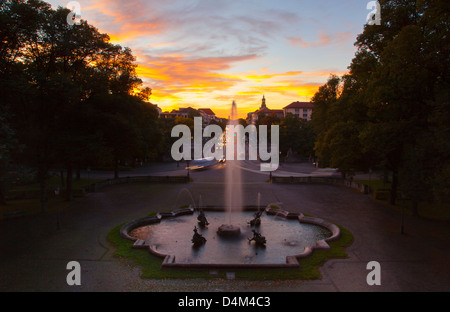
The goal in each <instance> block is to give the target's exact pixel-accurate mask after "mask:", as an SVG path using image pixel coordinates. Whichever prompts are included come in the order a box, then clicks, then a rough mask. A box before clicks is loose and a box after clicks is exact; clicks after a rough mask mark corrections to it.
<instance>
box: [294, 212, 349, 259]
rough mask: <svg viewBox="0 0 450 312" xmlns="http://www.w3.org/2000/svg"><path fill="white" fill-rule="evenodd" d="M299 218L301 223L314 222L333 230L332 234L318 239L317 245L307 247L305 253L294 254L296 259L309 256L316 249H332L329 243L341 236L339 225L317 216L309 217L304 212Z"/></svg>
mask: <svg viewBox="0 0 450 312" xmlns="http://www.w3.org/2000/svg"><path fill="white" fill-rule="evenodd" d="M298 220H299V222H300V223H307V224H314V225H318V226H321V227H324V228H326V229H328V230H329V231H330V232H331V236H330V237H328V238H325V239H322V240H319V241H317V242H316V245H315V246H308V247H306V248H305V250H304V251H303V253H301V254H298V255H295V256H294V257H295V258H296V259H303V258H306V257H309V256H310V255H311V254H312V253H313V252H314V250H316V249H331V247H330V245H328V243H330V242H333V241H336V240H338V239H339V238H340V237H341V230H340V229H339V227H338V226H337V225H335V224H333V223H331V222H328V221H325V220H323V219H320V218H316V217H307V216H305V215H304V214H300V215H299V217H298Z"/></svg>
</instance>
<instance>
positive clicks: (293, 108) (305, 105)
mask: <svg viewBox="0 0 450 312" xmlns="http://www.w3.org/2000/svg"><path fill="white" fill-rule="evenodd" d="M313 109H314V105H313V104H311V103H310V102H298V101H297V102H293V103H291V104H289V105H288V106H286V107H285V108H283V111H284V116H285V117H286V115H287V114H289V113H291V114H293V115H295V116H297V117H299V118H302V119H305V120H311V116H312V112H313Z"/></svg>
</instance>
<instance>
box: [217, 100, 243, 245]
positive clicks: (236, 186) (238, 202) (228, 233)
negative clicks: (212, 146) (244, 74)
mask: <svg viewBox="0 0 450 312" xmlns="http://www.w3.org/2000/svg"><path fill="white" fill-rule="evenodd" d="M228 125H229V126H237V125H239V121H238V114H237V107H236V102H235V101H233V104H232V105H231V114H230V120H229V122H228ZM237 129H238V130H237V131H240V129H239V128H237ZM234 133H236V134H237V135H236V136H234V135H233V134H234ZM240 135H241V134H240V133H239V132H230V131H227V132H226V146H225V148H226V150H227V151H228V149H229V148H231V145H233V146H234V147H233V148H232V150H233V151H235V153H234V154H235V155H233V156H232V157H231V158H230V157H228V155H229V154H230V153H228V154H227V166H226V167H225V206H226V210H227V223H226V224H222V225H221V226H220V227H219V228H218V230H217V234H219V235H220V236H225V237H237V236H239V235H240V233H241V230H240V227H239V226H237V225H234V224H233V220H232V216H233V211H242V206H243V205H242V178H241V168H240V166H239V165H238V162H239V160H237V147H236V145H237V144H236V143H237V139H238V138H239V137H241V136H240Z"/></svg>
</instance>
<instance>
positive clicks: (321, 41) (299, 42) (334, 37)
mask: <svg viewBox="0 0 450 312" xmlns="http://www.w3.org/2000/svg"><path fill="white" fill-rule="evenodd" d="M287 39H288V40H289V41H290V42H291V44H292V45H295V46H301V47H303V48H317V47H323V46H329V45H336V44H337V45H343V44H345V43H347V42H348V41H349V40H352V39H353V36H352V34H351V33H349V32H345V33H337V34H331V35H330V34H326V33H323V32H321V33H319V36H318V38H317V40H316V41H313V42H308V41H305V40H304V39H303V38H302V37H288V38H287Z"/></svg>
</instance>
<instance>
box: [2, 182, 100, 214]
mask: <svg viewBox="0 0 450 312" xmlns="http://www.w3.org/2000/svg"><path fill="white" fill-rule="evenodd" d="M99 181H102V180H101V179H80V180H75V179H74V180H73V182H72V188H73V191H74V193H75V192H77V191H80V190H81V189H83V188H86V187H87V186H89V185H91V184H93V183H96V182H99ZM57 186H59V187H60V186H61V180H60V178H59V177H56V176H55V177H51V178H49V179H48V180H47V189H48V190H53V189H55V188H56V187H57ZM10 191H11V192H36V194H39V184H38V183H34V184H29V185H22V186H18V187H15V188H14V189H12V190H10ZM78 193H80V192H78ZM61 194H62V193H61ZM69 204H70V202H67V201H66V200H65V199H64V196H58V197H56V196H50V197H49V198H48V202H47V209H46V211H47V212H56V211H59V210H62V209H64V208H65V207H67V206H68V205H69ZM41 212H42V209H41V202H40V199H39V198H32V199H17V200H8V201H7V204H6V205H0V220H2V219H6V218H14V217H20V216H24V215H26V216H28V215H33V214H37V213H41Z"/></svg>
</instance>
